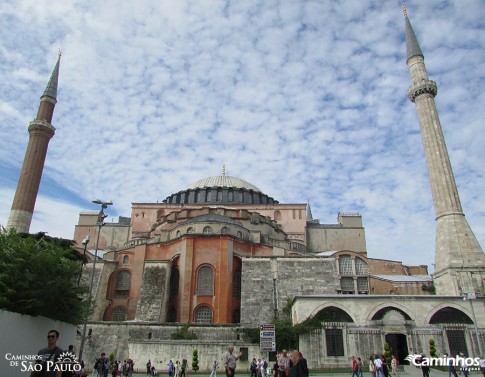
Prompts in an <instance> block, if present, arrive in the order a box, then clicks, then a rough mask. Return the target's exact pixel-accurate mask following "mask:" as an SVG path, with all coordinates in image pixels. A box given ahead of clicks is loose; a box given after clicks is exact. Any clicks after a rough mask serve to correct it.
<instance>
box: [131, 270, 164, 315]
mask: <svg viewBox="0 0 485 377" xmlns="http://www.w3.org/2000/svg"><path fill="white" fill-rule="evenodd" d="M169 284H170V264H169V263H167V262H150V261H145V268H144V271H143V281H142V285H141V289H140V296H139V300H138V305H137V307H136V319H137V320H140V321H150V322H164V321H165V320H166V317H167V301H168V295H169Z"/></svg>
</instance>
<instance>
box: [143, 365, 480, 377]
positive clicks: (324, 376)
mask: <svg viewBox="0 0 485 377" xmlns="http://www.w3.org/2000/svg"><path fill="white" fill-rule="evenodd" d="M478 375H480V376H482V373H481V372H480V371H470V376H471V377H478ZM134 376H137V377H138V376H140V377H141V376H146V373H136V374H134ZM209 376H210V372H199V373H189V374H188V376H187V377H209ZM217 376H218V377H225V374H224V373H221V372H219V373H217ZM351 376H352V372H351V371H349V373H348V374H347V373H318V372H317V373H312V372H311V370H310V377H351ZM429 376H430V377H448V372H441V371H439V370H436V369H431V371H430V373H429ZM160 377H168V373H160ZM235 377H249V373H245V372H244V373H243V372H242V371H240V372H239V373H238V371H237V370H236V375H235ZM364 377H370V373H369V372H367V373H365V372H364ZM390 377H393V376H392V375H391V376H390ZM399 377H423V374H422V373H421V369H419V368H416V367H415V366H411V365H404V372H400V373H399ZM458 377H463V375H461V376H460V375H458Z"/></svg>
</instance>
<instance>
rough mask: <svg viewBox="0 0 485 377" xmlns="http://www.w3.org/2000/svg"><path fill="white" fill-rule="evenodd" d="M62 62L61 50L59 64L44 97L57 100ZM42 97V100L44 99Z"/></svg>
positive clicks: (58, 58)
mask: <svg viewBox="0 0 485 377" xmlns="http://www.w3.org/2000/svg"><path fill="white" fill-rule="evenodd" d="M60 62H61V50H59V53H58V55H57V63H56V66H55V67H54V70H53V71H52V74H51V78H50V79H49V82H48V83H47V87H46V88H45V91H44V94H43V95H42V97H50V98H52V99H57V82H58V81H59V63H60ZM42 97H40V98H42Z"/></svg>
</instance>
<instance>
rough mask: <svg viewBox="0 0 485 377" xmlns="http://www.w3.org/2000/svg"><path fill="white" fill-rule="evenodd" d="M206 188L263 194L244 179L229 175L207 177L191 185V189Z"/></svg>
mask: <svg viewBox="0 0 485 377" xmlns="http://www.w3.org/2000/svg"><path fill="white" fill-rule="evenodd" d="M206 187H232V188H238V189H246V190H253V191H255V192H261V190H260V189H259V188H257V187H256V186H255V185H253V184H251V183H249V182H247V181H245V180H244V179H241V178H237V177H231V176H229V175H216V176H214V177H207V178H203V179H199V180H198V181H197V182H195V183H193V184H191V185H190V186H189V187H188V188H189V189H197V188H206Z"/></svg>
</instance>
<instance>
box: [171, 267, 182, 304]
mask: <svg viewBox="0 0 485 377" xmlns="http://www.w3.org/2000/svg"><path fill="white" fill-rule="evenodd" d="M179 281H180V272H179V269H178V268H176V267H174V268H172V273H171V274H170V298H173V297H175V296H177V295H178V294H179Z"/></svg>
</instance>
